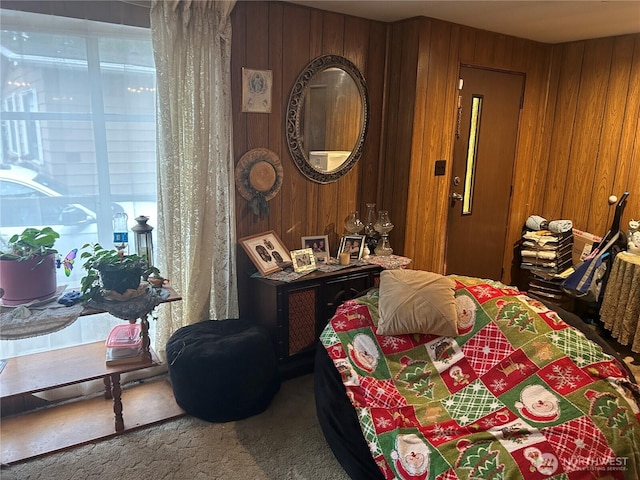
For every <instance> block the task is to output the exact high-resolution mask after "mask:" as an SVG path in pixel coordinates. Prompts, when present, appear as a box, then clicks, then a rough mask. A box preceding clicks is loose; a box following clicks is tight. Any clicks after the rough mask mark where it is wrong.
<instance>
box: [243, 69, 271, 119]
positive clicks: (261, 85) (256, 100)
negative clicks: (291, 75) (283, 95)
mask: <svg viewBox="0 0 640 480" xmlns="http://www.w3.org/2000/svg"><path fill="white" fill-rule="evenodd" d="M272 84H273V72H272V71H271V70H253V69H250V68H245V67H242V111H243V112H254V113H271V85H272Z"/></svg>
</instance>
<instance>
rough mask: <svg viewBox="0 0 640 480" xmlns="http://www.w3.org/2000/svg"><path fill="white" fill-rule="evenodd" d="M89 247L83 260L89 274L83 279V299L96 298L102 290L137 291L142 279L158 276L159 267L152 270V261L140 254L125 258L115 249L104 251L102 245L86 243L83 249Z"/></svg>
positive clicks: (81, 284) (83, 254)
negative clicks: (152, 275) (150, 264)
mask: <svg viewBox="0 0 640 480" xmlns="http://www.w3.org/2000/svg"><path fill="white" fill-rule="evenodd" d="M82 248H83V249H85V248H90V249H91V250H90V251H84V252H82V253H81V254H80V258H81V259H83V260H84V264H83V265H82V266H83V268H84V269H85V270H86V272H87V273H86V275H85V276H84V277H83V278H82V279H81V280H80V286H81V293H82V299H83V300H85V301H86V300H92V299H97V298H98V297H99V296H100V292H101V291H102V290H113V291H115V292H117V293H119V294H123V293H125V292H126V291H127V290H129V289H134V290H135V289H137V288H138V287H139V286H140V280H141V278H145V279H146V278H147V277H148V276H149V275H150V274H152V273H154V274H159V273H160V271H159V270H158V269H157V268H156V267H150V266H149V262H147V259H146V258H145V257H143V256H140V255H138V254H135V253H134V254H131V255H124V254H123V253H121V252H120V251H118V250H115V249H111V250H109V249H106V248H103V247H102V246H101V245H100V244H98V243H94V244H86V245H84V246H83V247H82Z"/></svg>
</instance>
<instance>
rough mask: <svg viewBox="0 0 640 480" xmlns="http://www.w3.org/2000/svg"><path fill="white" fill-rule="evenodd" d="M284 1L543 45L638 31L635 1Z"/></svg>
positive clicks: (639, 10) (639, 4)
mask: <svg viewBox="0 0 640 480" xmlns="http://www.w3.org/2000/svg"><path fill="white" fill-rule="evenodd" d="M287 1H290V3H297V4H300V5H307V6H309V7H315V8H319V9H322V10H329V11H332V12H338V13H344V14H347V15H355V16H358V17H363V18H368V19H371V20H379V21H383V22H394V21H396V20H402V19H405V18H411V17H416V16H424V17H431V18H438V19H440V20H446V21H448V22H452V23H458V24H461V25H467V26H470V27H476V28H480V29H482V30H489V31H492V32H497V33H503V34H505V35H513V36H516V37H521V38H527V39H529V40H536V41H538V42H544V43H562V42H571V41H575V40H586V39H589V38H600V37H610V36H615V35H624V34H628V33H638V32H640V0H616V1H601V0H586V1H554V0H546V1H528V0H517V1H506V0H505V1H484V0H476V1H468V0H449V1H423V0H409V1H403V0H400V1H390V0H387V1H384V0H374V1H370V0H342V1H325V0H306V1H305V0H301V1H299V0H287Z"/></svg>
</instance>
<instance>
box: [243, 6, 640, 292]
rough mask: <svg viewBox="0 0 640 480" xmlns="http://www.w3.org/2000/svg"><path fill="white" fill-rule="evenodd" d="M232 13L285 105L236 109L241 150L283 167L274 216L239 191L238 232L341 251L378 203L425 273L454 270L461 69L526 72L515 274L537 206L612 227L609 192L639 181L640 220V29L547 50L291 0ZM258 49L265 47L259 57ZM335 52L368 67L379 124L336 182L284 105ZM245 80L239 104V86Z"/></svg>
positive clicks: (585, 226)
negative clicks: (294, 145) (271, 155)
mask: <svg viewBox="0 0 640 480" xmlns="http://www.w3.org/2000/svg"><path fill="white" fill-rule="evenodd" d="M259 3H263V4H266V5H267V6H266V7H265V6H264V5H262V6H258V5H257V4H259ZM265 8H266V9H267V10H266V13H265V10H264V9H265ZM255 15H257V16H259V18H261V19H264V18H268V19H269V20H268V22H267V24H266V26H264V25H262V26H259V25H255V23H256V21H255V20H250V19H249V17H250V16H255ZM233 21H234V25H233V26H234V42H233V52H234V53H233V59H232V64H233V69H234V75H237V74H238V73H237V71H238V68H239V67H240V66H247V67H250V68H268V69H271V70H272V71H273V75H274V84H275V85H274V104H277V108H279V111H276V110H274V112H272V114H270V115H264V118H262V119H250V118H249V117H252V116H255V115H258V114H242V113H238V114H236V112H237V111H238V110H236V111H234V148H235V155H236V159H239V158H240V156H241V155H242V154H243V153H244V152H245V151H247V150H248V149H249V148H253V147H254V146H264V145H258V143H260V142H265V144H266V145H267V146H268V148H271V149H272V150H274V151H276V152H277V153H278V154H279V155H280V158H281V160H282V162H283V168H284V171H285V181H284V184H283V187H282V190H281V192H280V193H279V194H278V195H277V196H276V197H275V198H274V199H273V200H272V201H271V202H270V207H271V211H270V214H269V216H268V218H267V219H258V218H257V217H255V216H254V215H253V214H252V213H251V212H248V210H247V208H246V201H245V200H244V199H242V198H241V197H240V198H238V197H236V198H237V211H238V219H237V234H238V236H239V237H241V236H244V235H249V234H253V233H258V232H260V231H263V230H266V229H273V230H275V231H276V232H277V233H278V235H280V236H281V238H282V239H283V241H284V242H285V244H286V245H287V246H288V247H289V248H292V249H294V248H299V247H298V245H299V243H300V236H302V235H311V234H327V235H329V236H330V244H331V248H332V251H333V250H335V248H336V247H337V242H338V239H339V236H340V235H341V234H342V232H343V220H344V217H345V216H346V215H347V213H348V212H349V211H350V210H353V209H358V210H359V211H360V212H361V215H364V214H365V210H366V209H365V204H366V203H368V202H375V203H376V204H377V208H378V209H382V208H384V209H388V210H389V211H390V215H391V219H392V221H393V222H394V224H395V225H396V227H395V228H394V230H393V231H392V232H391V235H390V240H391V245H392V247H393V248H394V250H395V251H396V253H399V254H404V255H407V256H410V257H411V258H413V260H414V263H413V267H414V268H420V269H425V270H433V271H438V272H444V258H445V255H444V253H445V247H446V215H447V213H448V212H447V204H448V201H447V199H448V193H449V192H448V191H449V182H450V165H449V164H450V161H451V158H452V153H453V138H452V135H453V132H454V127H455V106H456V105H455V101H456V90H455V89H456V83H457V82H456V79H457V76H458V72H459V68H460V65H461V64H467V65H472V66H481V67H487V68H495V69H498V70H505V71H511V72H520V73H524V74H525V75H526V82H525V96H524V105H523V109H522V112H521V118H520V129H519V134H518V146H517V151H516V159H515V165H514V176H513V195H512V201H511V206H510V220H509V225H508V226H507V232H506V236H507V251H506V252H505V256H504V260H503V266H504V268H505V276H504V277H503V280H504V281H506V282H509V281H510V280H511V276H512V275H513V274H514V272H515V270H517V268H516V267H517V265H516V264H515V263H516V260H515V257H514V252H513V248H512V247H514V246H515V245H516V244H517V241H518V239H519V236H520V230H521V228H522V225H523V224H524V222H525V221H526V218H527V217H528V216H529V215H532V214H538V215H542V216H545V217H546V218H549V219H560V218H570V219H572V220H573V221H574V224H575V226H576V227H577V228H580V229H582V230H589V231H592V232H593V233H599V234H602V233H605V231H606V230H607V229H608V226H609V224H610V221H611V214H612V208H610V207H609V206H608V205H607V204H606V199H607V197H608V196H609V194H611V193H614V194H616V195H619V194H620V193H621V192H622V191H624V190H627V189H628V190H631V191H632V193H631V197H630V198H629V204H628V206H627V209H626V211H625V216H624V217H623V223H626V222H627V221H628V219H629V218H632V217H633V218H635V217H640V191H639V189H640V173H638V172H640V160H639V159H638V156H639V152H640V138H639V137H638V129H639V127H640V125H639V124H638V123H639V122H638V115H639V113H640V41H639V40H638V39H639V37H640V36H639V35H630V36H623V37H616V38H609V39H596V40H589V41H584V42H572V43H567V44H560V45H546V44H541V43H537V42H532V41H529V40H526V39H521V38H515V37H509V36H505V35H501V34H496V33H492V32H487V31H482V30H478V29H474V28H470V27H465V26H460V25H455V24H450V23H448V22H443V21H440V20H435V19H427V18H414V19H408V20H403V21H400V22H396V23H392V24H384V23H381V22H373V21H369V20H366V19H362V18H356V17H350V16H345V15H340V14H335V13H329V12H323V11H321V10H316V9H311V8H307V7H302V6H298V5H290V4H282V3H279V2H239V3H238V4H237V5H236V8H235V9H234V13H233ZM257 23H260V22H257ZM249 30H251V32H249ZM238 36H239V37H240V39H238ZM250 45H251V46H250ZM253 45H266V47H263V46H259V47H257V51H252V52H251V53H249V50H252V49H253ZM326 53H337V54H341V55H344V56H346V57H347V58H349V59H350V60H352V61H353V62H354V63H355V64H356V65H357V66H358V67H359V68H360V69H361V71H362V73H363V75H364V76H365V79H366V80H367V83H368V86H369V94H370V98H371V111H370V122H371V123H370V131H369V136H368V138H367V142H366V144H365V148H364V153H363V158H362V159H361V161H360V162H358V164H357V166H356V167H355V168H354V169H353V170H352V171H351V172H350V173H349V174H348V175H347V176H345V177H343V178H342V179H341V180H340V181H338V182H337V183H335V184H331V185H319V184H316V183H313V182H310V181H308V180H307V179H306V178H305V177H304V176H302V175H301V174H300V173H299V172H298V170H297V168H296V167H295V165H294V164H293V162H292V160H291V158H290V156H289V153H288V150H287V147H286V138H285V132H284V109H285V108H286V104H287V100H288V96H289V91H290V89H291V86H292V85H293V82H294V81H295V78H296V77H297V75H298V74H299V73H300V71H301V70H302V69H303V68H304V66H305V65H306V64H307V62H308V61H309V60H311V59H312V58H314V57H316V56H318V55H321V54H326ZM251 55H253V56H251ZM265 57H266V58H265ZM249 61H251V63H253V64H247V62H249ZM257 65H259V67H258V66H257ZM233 88H234V90H233V95H234V105H238V106H239V101H238V97H239V95H240V94H241V91H240V88H239V84H238V83H237V82H234V86H233ZM265 118H266V120H265ZM249 130H251V132H249ZM437 159H445V160H447V162H448V165H447V167H448V168H447V173H446V175H445V176H443V177H435V176H434V175H433V167H434V162H435V160H437ZM603 202H604V203H603ZM248 267H250V264H249V265H248Z"/></svg>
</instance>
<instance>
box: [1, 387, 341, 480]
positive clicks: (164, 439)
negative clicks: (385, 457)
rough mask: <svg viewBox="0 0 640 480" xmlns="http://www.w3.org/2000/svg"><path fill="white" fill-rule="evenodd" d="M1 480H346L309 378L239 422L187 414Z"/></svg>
mask: <svg viewBox="0 0 640 480" xmlns="http://www.w3.org/2000/svg"><path fill="white" fill-rule="evenodd" d="M0 477H1V478H2V480H27V479H39V480H87V479H100V480H104V479H117V480H129V479H131V480H134V479H135V480H138V479H142V478H149V479H154V480H178V479H180V480H182V479H188V480H200V479H202V480H205V479H206V480H235V479H251V480H348V478H349V477H348V476H347V474H346V473H344V470H343V469H342V467H341V466H340V465H339V464H338V462H337V460H336V459H335V458H334V456H333V454H332V453H331V450H330V449H329V447H328V445H327V443H326V441H325V439H324V436H323V435H322V431H321V430H320V425H319V424H318V420H317V419H316V412H315V402H314V395H313V376H312V375H306V376H304V377H300V378H296V379H293V380H289V381H287V382H284V383H283V384H282V387H281V389H280V391H279V392H278V394H277V395H276V397H275V398H274V399H273V401H272V403H271V405H270V406H269V407H268V408H267V410H266V411H265V412H263V413H262V414H260V415H256V416H254V417H250V418H247V419H244V420H240V421H237V422H229V423H220V424H214V423H208V422H205V421H202V420H199V419H196V418H194V417H190V416H185V417H181V418H179V419H176V420H170V421H167V422H165V423H162V424H160V425H156V426H152V427H149V428H144V429H142V430H137V431H134V432H130V433H126V434H124V435H120V436H118V437H114V438H111V439H108V440H103V441H100V442H96V443H93V444H89V445H85V446H82V447H77V448H73V449H70V450H67V451H64V452H60V453H54V454H50V455H47V456H44V457H41V458H37V459H34V460H28V461H25V462H21V463H16V464H13V465H10V466H8V467H3V468H2V471H1V472H0Z"/></svg>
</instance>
